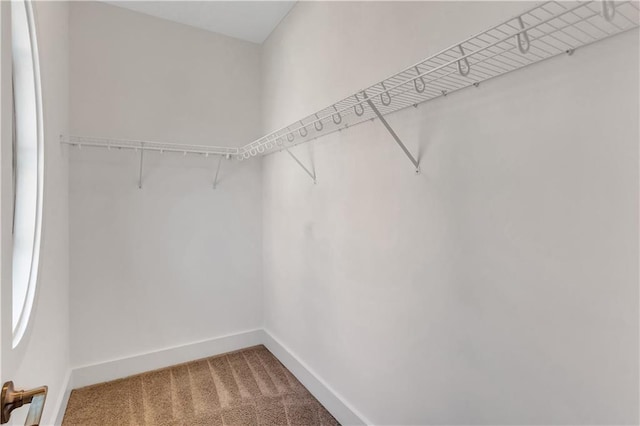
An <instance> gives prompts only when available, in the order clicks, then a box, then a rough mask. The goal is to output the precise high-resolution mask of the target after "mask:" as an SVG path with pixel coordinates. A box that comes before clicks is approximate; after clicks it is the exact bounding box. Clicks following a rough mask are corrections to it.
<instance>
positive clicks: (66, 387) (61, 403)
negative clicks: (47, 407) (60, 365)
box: [51, 370, 73, 426]
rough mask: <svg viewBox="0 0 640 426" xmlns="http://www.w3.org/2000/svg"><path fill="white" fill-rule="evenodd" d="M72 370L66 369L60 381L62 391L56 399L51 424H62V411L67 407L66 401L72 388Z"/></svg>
mask: <svg viewBox="0 0 640 426" xmlns="http://www.w3.org/2000/svg"><path fill="white" fill-rule="evenodd" d="M72 373H73V372H72V371H71V370H69V371H67V375H66V376H65V378H64V381H63V382H62V392H61V393H60V396H59V397H58V400H57V401H56V412H55V413H54V415H53V416H52V417H51V418H52V419H53V422H54V423H53V424H54V425H56V426H58V425H61V424H62V419H63V418H64V412H65V410H66V409H67V403H68V402H69V397H70V396H71V390H72V389H73V381H72V380H71V377H72Z"/></svg>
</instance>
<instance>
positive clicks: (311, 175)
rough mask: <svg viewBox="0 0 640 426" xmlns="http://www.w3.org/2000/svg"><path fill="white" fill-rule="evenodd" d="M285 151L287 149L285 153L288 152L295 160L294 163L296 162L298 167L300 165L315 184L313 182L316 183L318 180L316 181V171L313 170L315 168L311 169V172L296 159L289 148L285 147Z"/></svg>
mask: <svg viewBox="0 0 640 426" xmlns="http://www.w3.org/2000/svg"><path fill="white" fill-rule="evenodd" d="M285 151H287V154H289V155H290V156H291V158H293V159H294V160H295V162H296V163H298V165H299V166H300V167H302V170H304V171H305V172H306V173H307V174H308V175H309V177H310V178H311V179H313V183H314V184H315V183H318V182H317V181H316V172H315V170H314V171H313V173H311V171H310V170H309V169H307V167H306V166H305V165H304V164H302V161H300V160H298V157H296V156H295V155H293V153H292V152H291V151H289V149H288V148H285Z"/></svg>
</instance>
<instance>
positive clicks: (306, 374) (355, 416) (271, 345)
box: [263, 330, 373, 425]
mask: <svg viewBox="0 0 640 426" xmlns="http://www.w3.org/2000/svg"><path fill="white" fill-rule="evenodd" d="M263 332H264V341H263V344H264V345H265V346H266V347H267V349H269V351H271V353H272V354H274V355H275V357H276V358H278V359H279V360H280V362H281V363H282V364H284V366H285V367H287V369H288V370H289V371H291V373H293V375H294V376H296V378H297V379H298V380H300V382H301V383H302V384H303V385H304V386H305V387H306V388H307V389H308V390H309V392H311V394H312V395H313V396H315V397H316V399H317V400H318V401H320V403H321V404H322V405H324V407H325V408H326V409H327V410H329V412H330V413H331V414H332V415H333V417H335V418H336V420H338V422H340V424H343V425H372V424H373V423H371V422H370V421H368V420H367V419H366V418H365V417H364V416H363V415H362V414H361V413H359V412H358V411H357V410H356V409H355V408H353V406H352V405H351V404H349V403H348V402H347V401H346V400H345V399H344V398H343V397H342V396H340V394H338V393H337V392H336V391H334V390H333V389H332V388H331V386H329V385H328V384H327V383H326V382H325V381H324V380H322V379H321V378H320V376H318V375H317V374H316V373H314V371H313V370H311V368H309V367H308V366H307V365H306V364H305V363H304V362H303V361H302V360H300V358H298V357H297V356H296V355H295V354H294V353H293V352H291V350H289V349H288V348H287V347H286V346H285V345H283V344H282V343H281V342H280V341H279V340H278V339H277V338H275V337H274V336H273V335H272V334H271V333H270V332H269V331H268V330H263Z"/></svg>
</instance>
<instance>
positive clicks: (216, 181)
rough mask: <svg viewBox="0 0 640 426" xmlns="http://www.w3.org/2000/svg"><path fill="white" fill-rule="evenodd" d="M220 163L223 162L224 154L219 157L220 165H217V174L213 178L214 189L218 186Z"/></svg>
mask: <svg viewBox="0 0 640 426" xmlns="http://www.w3.org/2000/svg"><path fill="white" fill-rule="evenodd" d="M220 164H222V155H220V156H219V157H218V166H217V167H216V175H215V177H214V178H213V189H216V187H217V186H218V174H219V173H220Z"/></svg>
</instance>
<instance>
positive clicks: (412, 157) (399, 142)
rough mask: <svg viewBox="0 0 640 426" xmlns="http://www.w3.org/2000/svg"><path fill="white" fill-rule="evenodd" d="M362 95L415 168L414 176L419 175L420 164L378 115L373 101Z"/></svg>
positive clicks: (381, 116)
mask: <svg viewBox="0 0 640 426" xmlns="http://www.w3.org/2000/svg"><path fill="white" fill-rule="evenodd" d="M362 94H363V95H364V98H365V99H366V100H367V103H368V104H369V107H370V108H371V110H372V111H373V112H374V113H375V115H376V116H377V117H378V118H379V119H380V122H381V123H382V124H383V125H384V127H385V128H386V129H387V131H388V132H389V133H390V134H391V136H392V137H393V139H394V140H395V141H396V143H397V144H398V145H399V146H400V148H402V151H403V152H404V154H405V155H406V156H407V157H408V158H409V161H411V163H412V164H413V165H414V166H415V168H416V174H417V173H420V162H419V161H418V160H416V159H415V157H414V156H413V155H412V154H411V152H409V149H407V147H406V146H405V145H404V143H402V140H401V139H400V138H399V137H398V135H397V134H396V132H395V131H394V130H393V128H392V127H391V126H390V125H389V123H388V122H387V120H386V119H385V118H384V116H383V115H382V114H380V111H378V108H376V106H375V104H374V103H373V101H372V100H371V99H370V98H369V97H368V96H367V92H362Z"/></svg>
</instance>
